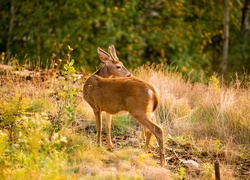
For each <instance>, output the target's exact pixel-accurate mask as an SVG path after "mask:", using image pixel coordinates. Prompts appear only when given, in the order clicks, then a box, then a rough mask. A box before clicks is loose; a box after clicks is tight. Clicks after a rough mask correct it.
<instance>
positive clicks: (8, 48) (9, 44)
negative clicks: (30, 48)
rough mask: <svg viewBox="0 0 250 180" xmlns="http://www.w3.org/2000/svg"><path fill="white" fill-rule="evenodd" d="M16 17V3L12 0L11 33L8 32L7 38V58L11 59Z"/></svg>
mask: <svg viewBox="0 0 250 180" xmlns="http://www.w3.org/2000/svg"><path fill="white" fill-rule="evenodd" d="M14 18H15V5H14V2H11V5H10V24H9V34H8V40H7V45H6V52H7V60H10V54H11V50H10V46H11V41H12V40H11V37H12V32H13V27H14Z"/></svg>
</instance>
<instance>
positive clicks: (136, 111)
mask: <svg viewBox="0 0 250 180" xmlns="http://www.w3.org/2000/svg"><path fill="white" fill-rule="evenodd" d="M100 52H101V53H103V51H102V50H101V49H100V48H98V53H99V56H100V59H101V60H102V61H103V58H102V57H104V56H107V57H106V59H113V58H114V56H115V58H116V60H117V61H118V58H117V56H116V55H114V53H113V52H112V51H111V53H110V55H111V58H108V54H107V53H104V54H105V55H104V54H101V55H100ZM108 62H109V60H108ZM118 62H120V61H118ZM105 66H106V71H107V72H110V70H109V66H107V62H106V61H105ZM112 66H113V65H112ZM114 69H115V68H114ZM114 69H112V71H113V74H114V75H119V76H122V75H123V76H131V74H130V73H129V72H128V71H127V70H126V68H125V67H124V66H122V65H121V64H118V67H117V68H116V70H114ZM101 71H103V70H102V68H101V69H99V70H97V71H96V72H95V73H94V74H92V75H91V76H90V77H89V78H88V79H87V80H86V82H85V84H84V88H83V96H84V99H85V100H86V101H87V103H88V104H89V105H90V106H91V107H92V109H93V112H94V114H95V119H96V126H97V134H98V135H97V143H98V144H99V145H100V144H101V129H102V119H101V112H102V111H105V112H107V113H109V114H117V113H119V112H121V111H127V112H129V113H130V114H131V115H132V116H133V117H134V118H135V119H136V120H137V121H138V122H139V123H141V124H142V125H143V126H144V127H145V130H146V143H145V147H146V148H147V147H148V145H149V141H150V138H151V135H152V133H153V134H154V135H155V137H156V139H157V141H158V144H159V149H160V161H161V165H162V166H164V164H165V159H164V148H163V131H162V129H161V127H160V126H158V125H157V124H156V123H155V122H153V121H152V120H151V116H152V115H153V112H154V111H155V109H156V108H157V106H158V104H159V93H158V91H157V90H156V88H155V87H154V86H153V85H152V84H149V83H147V82H146V81H143V80H141V79H138V78H136V77H133V76H131V77H121V78H103V77H105V76H103V75H102V73H100V72H101ZM109 123H111V122H109ZM108 126H110V124H108ZM106 128H107V124H106ZM108 128H110V127H108ZM107 133H108V136H109V137H108V141H110V142H108V143H110V144H109V145H111V146H112V144H111V139H109V138H110V129H109V130H108V129H107Z"/></svg>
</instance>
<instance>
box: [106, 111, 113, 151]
mask: <svg viewBox="0 0 250 180" xmlns="http://www.w3.org/2000/svg"><path fill="white" fill-rule="evenodd" d="M111 120H112V115H111V114H109V113H106V118H105V127H106V131H107V141H108V147H109V148H112V147H113V144H112V141H111Z"/></svg>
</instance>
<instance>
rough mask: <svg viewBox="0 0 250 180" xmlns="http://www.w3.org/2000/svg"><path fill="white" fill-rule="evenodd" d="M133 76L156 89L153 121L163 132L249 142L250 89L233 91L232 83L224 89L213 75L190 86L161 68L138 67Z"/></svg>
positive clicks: (168, 70) (178, 75)
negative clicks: (158, 101)
mask: <svg viewBox="0 0 250 180" xmlns="http://www.w3.org/2000/svg"><path fill="white" fill-rule="evenodd" d="M135 74H136V76H139V77H140V78H142V79H145V80H147V81H149V82H151V83H152V84H154V85H155V86H156V87H157V88H158V90H159V92H160V95H161V104H160V108H159V110H158V111H157V113H156V115H157V118H156V119H158V121H160V122H161V123H162V125H163V126H164V128H166V133H171V134H182V133H183V134H192V135H194V136H195V137H197V138H201V137H207V136H210V137H214V138H218V139H221V140H223V141H225V142H227V143H229V142H234V143H236V144H237V143H239V144H249V143H250V136H249V135H250V121H249V119H250V111H249V108H250V103H249V101H250V91H249V89H247V88H245V89H240V88H235V87H236V86H235V85H234V84H233V85H232V86H231V87H226V86H224V85H223V82H221V81H220V80H219V78H217V77H215V76H212V77H211V78H210V81H209V83H208V84H207V85H206V84H204V83H202V82H196V83H192V82H190V81H189V80H184V79H183V78H182V76H181V73H178V72H175V71H172V70H170V69H168V68H165V67H162V66H156V67H153V68H152V67H141V68H138V69H137V70H136V71H135ZM238 82H239V81H238ZM237 87H239V85H237Z"/></svg>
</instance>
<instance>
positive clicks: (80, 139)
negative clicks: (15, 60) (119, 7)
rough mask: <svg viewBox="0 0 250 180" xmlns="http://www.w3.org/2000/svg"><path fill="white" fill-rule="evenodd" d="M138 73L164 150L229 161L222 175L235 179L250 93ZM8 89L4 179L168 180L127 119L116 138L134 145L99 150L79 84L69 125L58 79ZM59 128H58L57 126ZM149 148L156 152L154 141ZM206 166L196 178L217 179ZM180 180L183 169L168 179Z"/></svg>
mask: <svg viewBox="0 0 250 180" xmlns="http://www.w3.org/2000/svg"><path fill="white" fill-rule="evenodd" d="M134 74H135V76H138V77H140V78H142V79H144V80H146V81H148V82H150V83H152V84H154V85H155V86H156V87H157V89H158V91H159V93H160V95H161V98H160V105H159V108H158V109H157V111H156V113H155V118H154V120H155V121H156V122H157V123H158V124H159V125H160V126H161V127H162V128H163V130H164V140H165V143H164V144H165V149H168V148H169V147H168V145H169V142H168V141H171V140H173V141H175V142H176V143H179V144H180V145H184V146H185V145H189V144H191V145H192V146H194V147H195V148H196V149H194V152H193V154H194V155H196V156H201V155H200V154H202V153H203V152H206V153H208V154H209V153H211V155H210V154H209V155H210V156H211V157H213V156H214V154H215V155H218V154H225V157H224V159H223V161H222V175H224V177H226V176H227V177H228V178H229V179H233V178H232V177H233V170H232V169H233V168H232V169H230V170H227V169H228V168H230V165H231V164H233V163H235V161H236V160H237V157H238V156H240V157H241V158H247V157H248V156H247V155H246V154H245V152H246V151H247V148H248V147H249V143H250V139H249V134H250V122H249V119H250V114H249V109H250V103H249V102H250V93H249V89H247V88H246V89H243V88H239V87H240V86H239V85H237V86H236V85H232V86H229V87H226V86H225V85H224V84H223V81H221V80H220V79H219V78H217V77H216V76H213V77H212V78H210V79H209V78H208V79H209V82H208V83H207V84H205V83H204V82H202V81H198V80H197V82H196V83H193V82H191V80H190V79H188V78H185V79H183V77H182V74H181V73H179V72H178V71H177V70H176V69H168V68H166V67H162V66H158V67H140V68H138V69H137V70H136V71H135V73H134ZM237 82H238V81H237ZM67 83H68V82H67ZM7 84H8V86H4V87H3V88H1V89H0V92H1V94H2V96H1V97H0V100H1V104H0V125H1V129H0V144H1V145H0V179H150V178H151V176H152V177H157V179H161V178H160V177H162V179H164V178H166V177H169V176H170V173H169V171H168V170H167V169H166V168H160V167H159V166H158V164H157V160H158V159H157V157H154V153H152V152H150V151H149V153H148V152H145V151H144V150H143V148H142V147H143V141H144V139H143V137H142V136H141V134H142V128H141V127H140V126H138V123H137V122H135V120H134V119H133V118H132V117H131V116H129V115H126V114H125V115H118V116H114V117H113V120H112V137H116V136H118V137H119V136H123V135H125V134H130V135H131V137H130V138H131V139H129V140H128V142H129V141H130V142H132V141H133V142H132V143H128V142H126V143H127V144H126V145H125V146H123V145H120V144H119V143H117V144H116V142H114V149H113V150H112V151H108V150H107V147H106V146H105V143H103V144H104V145H103V146H102V147H98V146H97V145H96V135H95V133H93V132H94V130H93V132H89V131H87V130H86V127H88V126H90V125H91V126H94V127H95V120H94V115H93V112H92V109H91V108H90V106H89V105H88V104H87V103H86V102H85V101H83V100H82V83H81V81H79V82H77V83H74V84H66V85H68V86H69V87H71V86H72V88H73V89H78V90H76V92H75V94H74V97H75V98H76V103H77V107H76V108H75V109H74V115H75V116H74V121H73V122H70V123H69V122H68V116H67V114H66V113H65V111H62V114H60V113H61V111H60V110H61V109H62V108H61V107H62V106H61V105H62V104H63V103H65V102H66V100H65V99H63V98H62V97H64V96H60V95H58V94H60V93H61V94H63V93H65V89H64V88H63V85H64V84H65V82H59V81H58V82H57V81H56V80H54V81H53V83H52V85H51V84H49V85H48V82H46V83H44V82H37V83H31V82H27V81H20V82H19V83H17V82H15V81H14V80H11V81H8V83H7ZM59 114H60V116H59ZM103 117H104V116H103ZM104 121H105V119H104ZM56 123H59V124H60V126H59V125H58V126H56V127H55V124H56ZM103 124H104V123H103ZM103 128H104V127H103ZM135 139H136V141H134V140H135ZM135 144H136V145H135ZM151 144H153V147H154V148H153V149H157V148H156V146H154V145H155V144H156V139H155V137H153V138H152V141H151ZM239 145H240V146H239ZM173 150H174V149H173ZM238 152H240V153H238ZM156 154H157V153H156ZM199 163H200V162H199ZM201 163H202V164H201V169H200V172H201V173H200V175H199V177H200V178H204V179H206V178H207V179H209V178H214V175H213V173H214V172H213V170H212V165H213V164H212V162H211V161H209V162H201ZM150 171H152V172H150ZM181 173H184V169H179V171H178V169H177V170H176V171H174V172H173V173H172V175H171V176H172V178H173V179H178V178H180V177H181V176H182V174H181ZM185 173H186V174H185V176H186V177H187V178H189V177H190V178H191V175H192V173H191V175H190V172H189V171H188V170H185ZM198 179H199V178H198Z"/></svg>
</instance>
